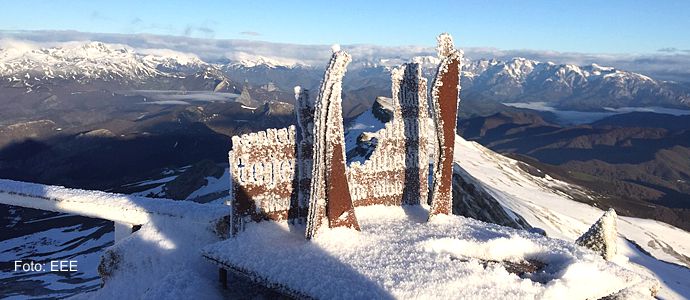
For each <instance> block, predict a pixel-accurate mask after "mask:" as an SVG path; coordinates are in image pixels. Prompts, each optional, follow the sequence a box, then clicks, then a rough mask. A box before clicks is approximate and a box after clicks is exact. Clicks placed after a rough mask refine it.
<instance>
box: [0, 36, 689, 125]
mask: <svg viewBox="0 0 690 300" xmlns="http://www.w3.org/2000/svg"><path fill="white" fill-rule="evenodd" d="M240 54H241V55H239V54H238V55H237V56H236V59H235V60H229V59H218V60H214V61H209V62H205V61H202V60H201V59H199V58H198V57H197V56H196V55H193V54H189V53H181V52H177V51H173V50H169V49H144V50H134V49H133V48H131V47H129V46H127V45H120V44H106V43H102V42H87V43H79V42H70V43H66V44H63V45H61V46H58V47H51V48H31V47H17V48H5V49H0V79H1V81H2V82H4V84H3V85H2V86H3V87H8V86H9V87H24V88H26V91H33V90H37V89H39V90H40V89H41V88H43V89H46V88H48V87H49V86H51V85H64V84H65V83H76V84H81V85H85V86H84V87H82V89H89V88H99V87H100V88H110V89H115V88H116V87H117V88H120V89H133V90H139V89H157V90H168V89H170V90H176V91H199V90H204V91H216V92H218V91H230V92H239V89H240V87H241V86H242V83H243V82H247V83H248V84H249V85H250V86H251V87H254V88H257V89H260V88H261V87H264V88H263V89H261V90H264V91H267V92H268V93H269V95H265V97H267V98H266V99H260V100H262V101H266V100H279V101H284V102H290V103H291V102H292V99H291V98H290V96H289V95H290V92H291V91H292V88H293V87H294V86H296V85H301V86H303V87H306V88H316V87H317V86H318V84H319V80H320V76H321V75H322V74H321V72H322V71H321V66H314V65H310V64H308V63H306V62H300V61H299V60H285V59H276V58H270V57H265V56H261V55H250V54H246V53H240ZM379 55H384V54H379ZM392 55H397V54H392ZM405 60H412V61H414V62H418V63H420V64H421V65H422V67H423V69H424V71H425V74H426V75H427V76H432V75H433V74H431V73H432V72H433V68H434V67H435V66H436V65H437V63H438V61H437V58H435V57H433V56H415V57H408V58H404V57H400V56H391V57H386V56H380V57H378V56H374V57H372V56H365V57H361V58H357V57H355V60H354V61H353V63H352V64H351V66H350V70H349V71H348V74H347V76H346V79H345V85H346V91H345V100H346V101H345V102H346V103H349V104H350V105H349V106H348V107H345V109H346V110H353V109H354V110H357V111H356V112H355V113H352V114H351V115H356V114H357V113H360V112H362V111H364V110H366V109H367V108H368V107H369V105H370V104H371V103H372V102H373V100H374V98H375V96H373V95H384V96H386V94H385V93H386V91H387V90H388V89H389V88H390V79H389V76H390V75H389V74H390V69H391V68H392V67H395V66H397V65H398V64H399V63H401V62H403V61H405ZM461 81H462V87H463V91H462V99H463V101H465V102H466V103H467V104H466V106H467V107H466V108H467V109H468V110H470V111H471V110H472V109H473V107H476V106H484V107H485V106H486V105H487V103H494V104H495V105H500V103H508V102H545V103H547V104H549V105H551V106H553V107H555V108H558V109H564V110H576V111H601V110H604V109H606V108H620V107H641V106H659V107H668V108H681V109H689V108H690V87H688V86H687V85H685V84H683V83H678V82H671V81H663V80H656V79H653V78H651V77H649V76H646V75H642V74H639V73H635V72H629V71H625V70H619V69H616V68H613V67H603V66H599V65H597V64H591V65H586V66H576V65H572V64H555V63H552V62H539V61H535V60H530V59H525V58H513V59H509V60H505V61H500V60H496V59H479V60H469V59H465V60H464V61H463V70H462V78H461ZM105 83H110V85H109V84H105ZM112 84H115V86H112ZM281 92H282V94H281ZM348 97H349V98H348ZM359 104H362V107H360V108H359V109H357V106H358V105H359ZM365 104H366V105H365ZM348 113H349V111H346V115H347V114H348Z"/></svg>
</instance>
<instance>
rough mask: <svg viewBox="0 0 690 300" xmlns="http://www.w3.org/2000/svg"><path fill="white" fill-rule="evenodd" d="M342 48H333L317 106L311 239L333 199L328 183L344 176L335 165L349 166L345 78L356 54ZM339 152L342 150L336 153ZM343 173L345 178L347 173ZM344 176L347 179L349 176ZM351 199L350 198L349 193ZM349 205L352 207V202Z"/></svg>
mask: <svg viewBox="0 0 690 300" xmlns="http://www.w3.org/2000/svg"><path fill="white" fill-rule="evenodd" d="M339 49H340V47H339V46H338V47H333V49H332V50H333V51H334V52H333V55H332V56H331V60H330V61H329V63H328V67H327V68H326V71H325V73H324V78H323V81H322V82H321V88H320V89H319V96H318V97H317V98H316V105H315V108H314V129H313V135H314V147H313V149H314V152H313V153H314V156H313V164H312V165H313V168H312V175H311V178H312V179H311V189H310V192H309V195H310V200H309V213H308V216H307V231H306V236H307V237H308V238H311V237H313V236H314V235H315V234H316V233H317V232H318V229H319V227H320V226H321V225H322V223H323V222H324V219H325V218H326V217H327V213H326V210H327V203H328V200H329V197H328V196H327V195H328V194H327V193H328V192H327V190H328V189H329V188H330V187H329V186H328V185H327V184H326V183H327V182H331V181H333V179H334V178H333V177H334V176H338V175H340V174H333V173H334V172H332V169H333V167H334V166H333V164H342V166H343V168H344V166H345V157H346V156H345V130H344V128H343V115H342V113H343V112H342V101H343V99H342V93H343V77H344V76H345V72H346V71H347V65H348V64H349V63H350V62H351V61H352V57H351V56H350V54H348V53H347V52H345V51H340V50H339ZM336 50H337V51H336ZM335 151H339V152H340V153H335ZM334 156H335V157H340V159H341V161H336V160H335V159H333V157H334ZM343 172H344V170H343ZM342 176H343V177H344V176H345V174H342ZM343 179H344V180H346V178H343ZM331 184H332V183H331ZM338 196H341V195H338ZM336 197H337V196H336ZM347 199H350V197H349V195H347ZM336 205H339V204H336ZM349 206H350V210H351V207H352V203H351V202H350V203H349ZM333 217H334V218H335V216H333ZM350 219H351V220H354V224H356V223H357V221H356V217H355V216H354V215H352V216H350ZM350 223H351V224H352V222H350Z"/></svg>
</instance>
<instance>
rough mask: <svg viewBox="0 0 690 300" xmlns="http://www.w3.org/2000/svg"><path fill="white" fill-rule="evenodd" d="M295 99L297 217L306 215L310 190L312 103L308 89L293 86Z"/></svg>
mask: <svg viewBox="0 0 690 300" xmlns="http://www.w3.org/2000/svg"><path fill="white" fill-rule="evenodd" d="M295 101H297V103H296V104H297V105H296V106H297V109H296V110H295V112H296V113H297V124H299V131H298V136H299V137H300V141H299V144H298V145H297V173H298V181H299V182H298V187H297V189H298V191H297V192H298V193H297V197H298V198H297V199H298V200H297V201H298V209H299V211H298V213H297V217H298V218H300V219H301V218H303V217H304V216H306V213H307V211H306V207H307V204H308V203H309V193H310V192H311V175H312V165H313V163H314V103H313V102H312V101H311V100H310V99H309V90H307V89H302V88H301V87H299V86H296V87H295Z"/></svg>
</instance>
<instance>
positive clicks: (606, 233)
mask: <svg viewBox="0 0 690 300" xmlns="http://www.w3.org/2000/svg"><path fill="white" fill-rule="evenodd" d="M617 217H618V216H617V215H616V211H615V210H613V208H612V209H609V210H608V211H606V212H605V213H604V215H603V216H601V218H599V220H597V221H596V222H595V223H594V225H592V227H590V228H589V230H587V232H585V233H584V234H583V235H582V236H580V237H579V238H577V240H576V241H575V243H576V244H578V245H580V246H583V247H587V248H589V249H592V250H594V252H597V253H599V254H601V256H603V257H604V259H606V260H611V259H613V258H614V256H615V255H616V249H617V247H616V246H617V245H616V243H618V230H617V229H616V218H617Z"/></svg>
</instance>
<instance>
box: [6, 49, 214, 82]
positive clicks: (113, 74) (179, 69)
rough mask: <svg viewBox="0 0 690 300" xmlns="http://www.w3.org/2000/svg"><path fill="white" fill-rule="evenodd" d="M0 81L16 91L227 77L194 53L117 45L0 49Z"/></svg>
mask: <svg viewBox="0 0 690 300" xmlns="http://www.w3.org/2000/svg"><path fill="white" fill-rule="evenodd" d="M0 78H2V81H3V82H5V83H9V84H10V85H11V86H15V87H22V86H24V87H36V86H41V85H49V84H58V83H59V82H65V81H66V82H76V83H80V84H85V83H91V82H95V81H103V82H112V83H118V84H121V85H132V86H145V85H146V83H148V82H151V81H164V80H173V81H174V80H182V79H189V78H197V79H201V80H208V79H213V80H218V81H222V80H223V79H224V76H223V74H222V72H220V71H219V70H218V69H217V68H215V67H214V66H212V65H211V64H208V63H205V62H203V61H201V60H200V59H199V58H198V57H196V56H195V55H191V54H184V53H180V52H175V51H171V50H164V49H163V50H161V49H149V50H143V51H141V52H137V51H135V50H134V49H132V48H130V47H128V46H124V45H117V44H105V43H101V42H86V43H77V42H73V43H67V44H63V45H61V46H59V47H52V48H32V47H23V48H21V47H17V48H8V49H0Z"/></svg>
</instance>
